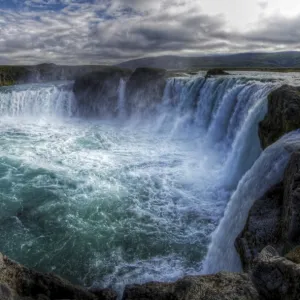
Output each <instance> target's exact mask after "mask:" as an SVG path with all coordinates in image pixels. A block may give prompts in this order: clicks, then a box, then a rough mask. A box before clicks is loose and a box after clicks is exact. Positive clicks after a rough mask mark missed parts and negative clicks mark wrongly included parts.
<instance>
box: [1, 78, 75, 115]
mask: <svg viewBox="0 0 300 300" xmlns="http://www.w3.org/2000/svg"><path fill="white" fill-rule="evenodd" d="M75 109H76V102H75V99H74V95H73V93H72V85H71V84H70V83H60V84H50V85H49V84H47V85H46V84H44V85H22V86H16V87H2V88H0V115H2V116H13V117H17V116H27V117H50V116H53V117H55V116H57V117H63V116H69V117H70V116H72V115H73V114H74V112H75Z"/></svg>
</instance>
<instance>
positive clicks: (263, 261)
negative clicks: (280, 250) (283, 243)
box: [251, 247, 300, 300]
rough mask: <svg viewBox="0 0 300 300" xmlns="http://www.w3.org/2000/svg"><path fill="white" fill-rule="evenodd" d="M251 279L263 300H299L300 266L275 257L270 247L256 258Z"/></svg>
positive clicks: (274, 251)
mask: <svg viewBox="0 0 300 300" xmlns="http://www.w3.org/2000/svg"><path fill="white" fill-rule="evenodd" d="M274 253H275V254H274ZM251 278H252V281H253V283H254V284H255V286H256V288H257V290H258V291H259V293H260V295H261V296H262V297H264V299H272V300H299V299H300V265H298V264H295V263H293V262H291V261H289V260H288V259H286V258H284V257H280V256H278V255H276V250H275V249H273V250H272V248H271V247H268V248H267V249H264V250H263V252H262V254H261V255H259V256H258V258H257V260H256V263H255V266H254V269H253V272H252V275H251Z"/></svg>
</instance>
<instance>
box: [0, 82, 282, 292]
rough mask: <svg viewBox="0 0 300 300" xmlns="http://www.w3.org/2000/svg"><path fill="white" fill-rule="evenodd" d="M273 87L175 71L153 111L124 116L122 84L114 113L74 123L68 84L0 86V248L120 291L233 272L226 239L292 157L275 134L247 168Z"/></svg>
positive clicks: (233, 262)
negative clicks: (143, 284)
mask: <svg viewBox="0 0 300 300" xmlns="http://www.w3.org/2000/svg"><path fill="white" fill-rule="evenodd" d="M278 85H280V83H278V82H273V81H271V82H270V81H268V80H264V82H261V81H259V80H253V79H247V78H230V77H229V78H218V79H209V80H207V81H205V80H204V79H203V78H200V77H199V78H197V77H195V78H175V79H170V80H169V82H168V84H167V86H166V89H165V93H164V96H163V99H162V101H161V103H160V104H158V105H157V106H156V108H155V110H153V107H152V108H151V113H149V114H147V113H145V112H144V111H143V113H140V112H139V111H138V110H137V111H135V112H134V113H133V115H131V116H130V118H128V119H126V120H125V117H126V115H127V112H126V111H125V107H126V105H125V103H126V99H125V90H126V83H125V82H124V81H121V82H120V87H119V91H118V92H119V102H118V108H119V113H118V116H119V117H118V118H116V119H112V120H109V121H107V120H106V121H104V120H102V121H101V120H87V119H81V118H80V111H78V109H77V107H76V101H75V99H74V96H73V94H72V92H71V86H70V84H69V83H54V84H44V85H32V86H30V85H26V86H19V87H12V88H1V89H0V115H1V119H0V134H1V139H0V144H1V150H0V206H1V207H0V217H1V220H2V221H1V222H0V245H1V249H0V251H3V252H4V253H6V254H8V255H9V256H11V257H12V258H14V259H16V260H18V261H20V262H22V263H26V264H27V265H28V266H32V267H36V268H38V269H40V270H42V271H55V272H57V273H58V274H61V275H62V276H64V277H67V278H69V279H71V280H73V281H74V282H80V283H83V284H86V285H91V284H94V285H100V286H112V287H114V288H115V289H117V290H118V291H121V290H122V289H123V287H124V285H125V284H130V283H139V282H146V281H150V280H164V281H168V280H175V279H177V278H179V277H181V276H184V275H187V274H199V273H200V272H203V270H204V272H206V273H210V272H213V271H215V270H221V269H226V270H231V269H233V270H237V269H239V260H238V259H237V256H236V255H235V250H234V248H233V241H234V239H235V237H236V235H237V234H238V233H239V232H240V231H241V228H242V226H243V222H245V219H246V215H247V212H248V209H249V207H250V206H251V203H253V201H254V200H255V199H256V198H257V196H258V195H260V194H261V193H262V192H263V191H264V190H265V189H267V188H268V186H269V185H270V184H272V183H273V182H275V181H277V180H279V178H280V174H281V173H282V170H283V168H284V164H285V162H286V160H287V156H288V155H287V154H284V150H277V148H280V149H281V147H282V145H283V144H284V143H285V142H282V143H281V144H280V143H279V144H278V145H277V146H276V147H277V148H276V151H275V150H274V151H273V150H272V149H273V148H272V149H271V150H267V152H265V153H263V154H262V155H261V156H260V158H259V160H258V161H257V162H256V163H255V164H254V162H255V161H256V159H257V158H258V157H259V155H260V152H261V150H260V147H259V141H258V137H257V126H258V125H257V124H258V122H259V120H260V119H262V118H263V116H264V114H265V113H266V97H267V95H268V93H269V92H270V91H271V90H272V89H274V88H276V87H277V86H278ZM96 106H97V105H95V107H96ZM89 107H90V109H92V107H93V105H90V106H89ZM154 111H155V112H154ZM70 117H71V118H70ZM274 147H275V146H274ZM274 149H275V148H274ZM281 154H282V156H281ZM276 155H278V156H276ZM272 160H273V161H278V163H276V164H274V166H273V165H272V166H270V163H271V162H272ZM253 164H254V166H253ZM271 167H272V168H273V169H274V170H273V169H272V168H271ZM268 168H270V170H273V172H274V174H275V175H274V176H273V174H272V176H270V180H269V181H268V180H267V181H266V185H264V184H263V183H264V182H265V181H264V180H262V179H261V178H263V174H264V175H265V176H266V177H268V176H269V175H270V174H271V173H270V172H271V171H270V170H269V169H268ZM249 169H250V170H249ZM248 170H249V171H248ZM247 171H248V172H247ZM246 172H247V173H246ZM257 172H258V173H259V172H261V175H257V174H258V173H257ZM245 173H246V175H244V174H245ZM249 174H250V175H249ZM241 178H243V179H242V180H241ZM240 180H241V181H240ZM239 181H240V183H239ZM238 183H239V184H238ZM257 185H259V186H258V187H257ZM237 186H238V188H237V190H236V191H235V189H236V187H237ZM234 191H235V192H234ZM243 193H244V194H243ZM244 198H245V199H246V200H245V201H244V202H243V203H242V204H243V205H242V204H240V202H239V201H243V199H244ZM230 199H231V200H230ZM229 200H230V202H229V205H228V206H227V203H228V201H229ZM226 206H227V209H226ZM225 209H226V210H225ZM236 210H241V213H239V214H238V213H236ZM224 212H225V217H224V218H223V219H222V217H223V215H224ZM221 219H222V221H221V223H220V220H221ZM218 224H219V225H218ZM216 228H217V230H215V229H216ZM229 233H230V234H229ZM212 234H213V235H212ZM211 235H212V243H211V244H210V238H211ZM209 244H210V246H209ZM224 249H225V250H224ZM207 250H208V253H207ZM223 253H224V255H222V254H223ZM225 253H226V255H225ZM206 254H207V256H206ZM205 256H206V259H205ZM203 262H204V266H203V265H202V264H203ZM203 267H204V269H203Z"/></svg>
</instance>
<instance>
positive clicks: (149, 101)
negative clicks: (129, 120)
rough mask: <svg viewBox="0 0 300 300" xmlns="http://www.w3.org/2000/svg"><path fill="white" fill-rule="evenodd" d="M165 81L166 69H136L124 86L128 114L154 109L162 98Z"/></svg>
mask: <svg viewBox="0 0 300 300" xmlns="http://www.w3.org/2000/svg"><path fill="white" fill-rule="evenodd" d="M166 83H167V71H166V70H164V69H153V68H138V69H136V70H135V71H134V72H133V73H132V75H131V76H130V78H129V80H128V82H127V86H126V105H127V106H126V108H127V111H128V114H129V115H130V114H131V113H133V112H143V111H145V110H146V109H147V111H150V110H151V109H154V107H155V105H156V104H157V103H160V102H161V100H162V97H163V94H164V89H165V86H166Z"/></svg>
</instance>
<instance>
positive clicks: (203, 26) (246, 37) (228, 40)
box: [0, 0, 300, 64]
mask: <svg viewBox="0 0 300 300" xmlns="http://www.w3.org/2000/svg"><path fill="white" fill-rule="evenodd" d="M282 50H300V1H299V0H268V1H267V0H266V1H264V0H0V64H33V63H40V62H54V63H58V64H103V63H118V62H121V61H125V60H129V59H131V58H139V57H145V56H156V55H169V54H171V55H183V56H199V55H204V54H213V53H237V52H249V51H282Z"/></svg>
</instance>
